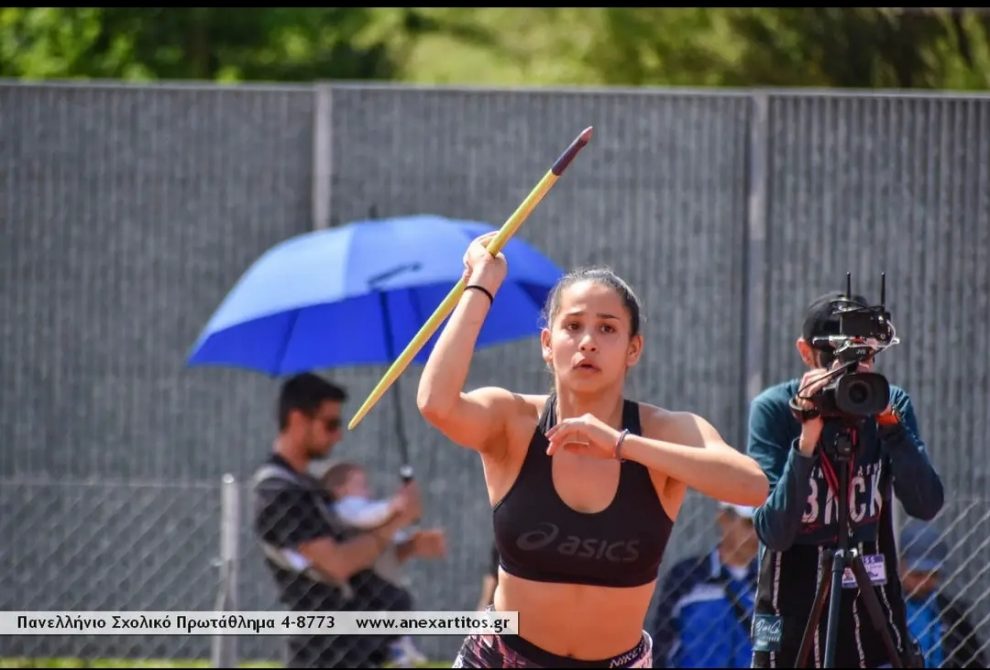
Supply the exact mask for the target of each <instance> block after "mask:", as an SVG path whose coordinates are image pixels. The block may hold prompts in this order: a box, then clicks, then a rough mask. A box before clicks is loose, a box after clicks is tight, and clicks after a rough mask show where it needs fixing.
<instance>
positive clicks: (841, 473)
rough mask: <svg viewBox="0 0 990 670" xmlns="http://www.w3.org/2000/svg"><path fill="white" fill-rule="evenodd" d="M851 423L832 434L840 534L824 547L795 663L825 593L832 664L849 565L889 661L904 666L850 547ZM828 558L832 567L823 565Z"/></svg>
mask: <svg viewBox="0 0 990 670" xmlns="http://www.w3.org/2000/svg"><path fill="white" fill-rule="evenodd" d="M854 430H855V428H854V427H853V426H851V425H843V426H842V427H841V428H840V429H839V430H838V431H837V432H836V434H835V439H834V441H833V448H832V454H831V455H832V456H833V460H834V462H835V463H836V469H837V470H838V473H837V474H838V491H837V493H836V497H837V498H838V499H839V537H838V546H837V547H836V548H835V549H827V550H825V551H824V552H823V554H822V565H821V570H822V579H821V582H820V583H819V584H818V593H817V594H816V595H815V600H814V603H812V606H811V616H810V618H809V619H808V623H807V625H806V626H805V629H804V636H803V637H802V638H801V646H800V648H799V649H798V656H797V664H796V667H799V668H802V667H806V664H807V661H808V654H809V653H810V652H811V642H812V639H813V638H814V636H815V635H816V633H817V629H818V622H819V621H820V620H821V617H822V610H823V609H824V608H825V599H826V596H827V597H828V604H829V607H828V628H827V629H826V638H825V666H824V667H826V668H834V667H835V645H836V640H837V638H838V634H839V602H840V601H841V597H842V574H843V572H845V569H846V568H851V569H852V573H853V575H855V577H856V584H857V586H858V587H859V591H860V594H861V595H862V597H863V602H864V603H865V604H866V610H867V612H868V613H869V616H870V621H871V622H872V623H873V628H874V629H876V631H877V632H878V633H879V634H880V637H881V639H882V640H883V644H884V647H886V648H887V654H888V656H890V662H891V665H892V666H893V667H895V668H903V667H904V661H903V659H902V658H901V656H900V654H899V653H898V652H897V647H896V646H895V645H894V640H893V638H891V636H890V631H889V630H888V629H887V626H886V625H885V623H884V616H883V609H882V608H881V607H880V601H879V600H878V599H877V594H876V592H875V591H874V588H873V585H872V584H871V583H870V576H869V574H868V573H867V571H866V566H864V565H863V558H862V556H860V554H859V552H858V551H857V550H856V549H855V548H854V549H850V548H849V469H850V460H851V459H852V454H853V439H854V437H853V431H854ZM830 562H831V564H832V569H831V571H829V570H827V569H826V566H827V565H828V564H829V563H830Z"/></svg>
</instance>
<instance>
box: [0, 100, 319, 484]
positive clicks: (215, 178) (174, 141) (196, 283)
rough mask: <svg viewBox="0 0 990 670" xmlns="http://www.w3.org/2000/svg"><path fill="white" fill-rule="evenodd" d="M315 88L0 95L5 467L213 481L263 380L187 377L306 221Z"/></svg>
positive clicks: (265, 424)
mask: <svg viewBox="0 0 990 670" xmlns="http://www.w3.org/2000/svg"><path fill="white" fill-rule="evenodd" d="M311 128H312V95H311V93H309V92H308V91H307V90H305V89H302V90H291V89H288V90H281V89H276V90H242V89H238V88H222V87H210V88H196V87H174V88H165V89H160V88H157V87H136V86H135V87H130V86H126V87H125V86H103V87H90V86H87V85H85V84H80V85H64V86H49V85H28V84H13V85H0V143H2V146H0V220H2V230H3V233H2V234H3V243H2V244H0V314H2V315H3V316H2V318H0V379H2V380H3V386H4V390H5V393H7V394H9V395H7V398H8V400H6V401H5V402H3V403H0V440H2V442H3V444H4V445H16V448H12V447H6V448H4V449H3V450H2V451H0V473H2V474H3V475H6V476H10V475H14V474H18V475H34V474H47V475H49V476H52V477H62V476H69V477H89V476H108V477H163V478H179V479H190V478H192V479H200V478H204V477H211V478H212V477H219V476H220V475H221V474H222V473H223V472H224V471H225V469H227V468H230V467H231V460H236V459H238V458H240V457H241V456H242V455H243V454H244V453H245V449H246V448H247V447H248V446H249V442H248V441H249V440H250V441H251V442H257V440H258V437H257V436H258V435H259V434H260V435H266V436H267V437H266V438H265V439H266V440H267V439H270V436H271V435H272V430H271V428H270V426H271V421H270V420H269V417H270V416H271V412H272V410H271V408H270V407H268V406H264V407H259V405H258V402H259V398H265V397H266V396H265V394H266V393H270V385H271V383H270V382H268V381H266V380H264V379H263V378H254V377H249V376H247V375H243V374H240V373H236V372H232V371H224V370H216V369H214V370H198V369H197V370H187V369H185V357H186V354H187V352H188V351H189V348H190V347H191V345H192V343H193V341H194V340H195V338H196V336H197V335H198V334H199V330H200V329H201V328H202V327H203V326H204V325H205V323H206V320H207V319H208V318H209V315H210V314H211V313H212V311H213V310H214V309H215V308H216V306H217V305H218V304H219V302H220V300H221V299H222V298H223V296H224V294H225V293H226V292H227V291H228V290H229V288H230V287H231V286H232V285H233V283H234V281H235V280H236V279H237V278H238V276H240V274H241V273H242V272H243V271H244V270H245V269H246V268H247V266H248V265H249V264H250V262H251V261H253V260H254V259H255V258H256V257H257V256H258V255H259V254H260V253H261V252H262V251H264V250H265V249H267V248H268V247H269V246H271V245H272V244H274V243H275V242H277V241H279V240H282V239H284V238H286V237H288V236H290V235H293V234H296V233H299V232H302V231H305V230H306V229H308V227H309V225H310V192H311V183H310V166H311V164H312V141H311V135H312V130H311Z"/></svg>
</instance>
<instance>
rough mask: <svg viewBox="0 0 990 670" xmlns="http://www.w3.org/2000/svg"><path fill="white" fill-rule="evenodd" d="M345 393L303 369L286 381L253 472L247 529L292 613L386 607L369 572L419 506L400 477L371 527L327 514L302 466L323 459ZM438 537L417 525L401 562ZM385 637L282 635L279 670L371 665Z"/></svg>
mask: <svg viewBox="0 0 990 670" xmlns="http://www.w3.org/2000/svg"><path fill="white" fill-rule="evenodd" d="M344 400H346V392H345V391H344V390H343V389H342V388H340V387H339V386H336V385H334V384H332V383H330V382H328V381H326V380H324V379H322V378H321V377H319V376H317V375H314V374H309V373H304V374H299V375H296V376H294V377H291V378H289V379H288V380H286V381H285V382H284V383H283V385H282V389H281V393H280V396H279V402H278V425H279V434H278V437H277V438H276V440H275V445H274V453H273V454H272V455H271V456H270V457H269V458H268V459H267V460H266V461H265V463H264V464H262V466H261V467H260V468H258V470H257V471H256V473H255V476H254V491H255V496H254V506H255V508H254V530H255V533H256V534H257V536H258V538H259V541H260V542H261V545H262V548H263V550H264V553H265V563H266V565H267V566H268V568H269V570H270V571H271V573H272V575H273V577H274V578H275V582H276V584H277V586H278V588H279V590H280V592H281V593H280V600H281V601H282V603H283V604H284V605H285V606H286V607H287V608H288V609H290V610H294V611H340V610H349V609H350V610H377V609H386V608H387V605H388V602H387V601H388V598H389V594H390V593H391V591H393V590H394V589H395V587H394V586H392V585H391V584H389V583H388V582H387V581H385V580H383V579H382V578H380V577H378V576H377V575H376V574H375V573H374V572H373V571H372V570H371V569H370V568H371V566H372V565H373V564H374V562H375V560H376V559H377V558H378V557H379V556H380V555H381V554H382V553H383V552H384V551H385V549H386V548H387V547H388V546H389V545H390V544H391V542H392V537H393V535H394V534H395V533H396V531H398V530H399V529H401V528H403V527H405V526H407V525H409V524H411V523H412V522H413V521H414V520H415V519H417V518H418V517H419V516H420V514H421V512H422V509H421V505H420V500H419V492H418V489H417V488H416V485H415V484H414V483H408V484H406V485H405V486H403V488H402V489H401V490H400V491H399V492H398V494H397V497H398V498H399V501H400V504H399V505H397V507H398V508H399V509H400V510H401V511H400V512H398V513H397V514H396V515H394V516H393V517H392V518H391V519H390V520H389V521H388V522H386V523H385V524H384V525H382V526H381V527H379V528H376V529H374V530H371V531H363V532H355V531H354V530H353V529H350V528H348V527H346V526H345V525H344V524H343V523H341V521H340V520H339V519H337V518H336V517H335V516H334V515H333V512H332V509H331V508H330V505H329V503H330V502H332V501H331V500H330V499H329V495H328V494H327V492H326V491H325V489H324V488H323V486H322V485H321V484H320V482H319V481H318V480H317V479H315V478H314V477H313V476H312V475H310V474H309V473H308V471H307V469H308V466H309V463H310V461H312V460H316V459H322V458H325V457H327V456H328V455H329V454H330V452H331V450H332V449H333V447H334V445H336V444H337V442H339V441H340V437H341V416H340V414H341V404H342V403H343V401H344ZM443 551H444V546H443V535H442V534H441V533H440V532H437V531H421V532H419V533H416V534H414V535H413V537H412V538H411V539H410V540H409V541H408V542H406V543H404V544H403V545H402V546H401V547H400V548H399V553H400V557H401V558H406V559H408V558H412V557H414V556H419V557H437V556H440V555H442V554H443ZM387 641H388V638H386V637H384V636H373V635H352V636H346V635H313V636H304V635H299V636H292V637H290V639H289V663H288V665H289V667H320V668H333V667H377V666H380V665H382V664H383V663H384V661H385V660H386V659H385V645H386V643H387Z"/></svg>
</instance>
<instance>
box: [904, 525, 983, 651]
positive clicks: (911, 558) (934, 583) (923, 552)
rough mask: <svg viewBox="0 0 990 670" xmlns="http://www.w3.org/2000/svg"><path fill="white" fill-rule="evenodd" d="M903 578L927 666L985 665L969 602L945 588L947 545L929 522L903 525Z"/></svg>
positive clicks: (912, 624) (913, 632)
mask: <svg viewBox="0 0 990 670" xmlns="http://www.w3.org/2000/svg"><path fill="white" fill-rule="evenodd" d="M900 547H901V571H902V572H901V583H902V584H903V585H904V594H905V596H906V597H907V620H908V628H909V629H910V630H911V635H912V636H914V638H915V639H916V640H917V641H918V644H919V645H920V647H921V652H922V654H924V657H925V667H927V668H985V667H987V665H986V658H985V657H984V655H983V652H982V648H983V645H982V643H981V642H980V640H979V638H977V637H976V633H975V631H974V630H973V625H972V624H971V623H970V622H969V620H968V619H967V618H966V612H967V611H968V610H969V609H970V605H969V603H967V602H966V601H965V600H963V599H961V598H959V597H952V596H950V595H948V594H947V593H946V592H945V590H944V589H943V588H942V584H941V579H942V571H943V569H944V566H945V560H946V558H947V557H948V554H949V550H948V547H947V546H946V544H945V541H944V540H943V539H942V537H941V536H940V534H939V532H938V530H937V529H936V528H935V527H934V526H933V525H931V524H926V523H921V522H918V521H909V522H908V523H907V524H905V525H904V528H903V529H902V530H901V541H900Z"/></svg>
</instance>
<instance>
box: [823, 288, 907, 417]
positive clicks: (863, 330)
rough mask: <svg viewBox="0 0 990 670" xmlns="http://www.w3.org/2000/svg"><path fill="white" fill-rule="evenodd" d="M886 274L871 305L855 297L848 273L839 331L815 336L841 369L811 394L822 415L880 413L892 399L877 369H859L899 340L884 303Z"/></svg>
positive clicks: (852, 415) (864, 415)
mask: <svg viewBox="0 0 990 670" xmlns="http://www.w3.org/2000/svg"><path fill="white" fill-rule="evenodd" d="M885 283H886V276H885V275H881V279H880V304H879V305H876V306H873V307H868V306H864V305H862V304H861V303H859V302H858V301H856V300H854V299H853V298H852V290H851V285H850V284H851V279H850V275H849V273H846V293H845V296H844V297H843V298H840V299H839V300H838V301H837V302H838V303H839V305H840V306H839V309H838V312H837V314H836V316H837V317H838V320H839V333H838V334H836V335H827V336H823V337H815V338H813V339H812V342H811V345H812V346H813V347H815V348H816V349H819V350H820V351H823V352H825V354H826V355H825V359H826V363H827V364H830V363H831V362H832V361H833V360H838V361H839V362H840V363H841V364H842V366H841V367H839V368H837V369H838V370H841V372H838V373H836V377H835V378H834V379H833V380H832V381H830V382H829V383H828V384H827V385H826V386H824V387H823V388H822V389H821V390H820V391H819V392H818V393H816V394H815V395H813V396H812V397H811V402H812V403H813V404H814V405H815V408H816V409H817V410H818V411H819V413H820V414H821V416H822V418H824V419H830V418H839V419H845V420H847V421H848V420H859V419H863V418H866V417H868V416H874V415H876V414H879V413H880V412H882V411H883V410H884V408H885V407H886V406H887V403H888V402H889V399H890V384H889V383H888V382H887V379H886V378H885V377H884V376H883V375H881V374H879V373H876V372H857V368H858V367H859V364H860V362H862V361H864V360H866V359H870V358H872V357H873V356H875V355H876V354H878V353H879V352H881V351H883V350H884V349H886V348H887V347H889V346H891V345H892V344H895V343H896V342H897V338H896V337H894V326H893V323H892V322H891V320H890V312H889V311H887V309H886V307H885V306H884V294H885Z"/></svg>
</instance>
